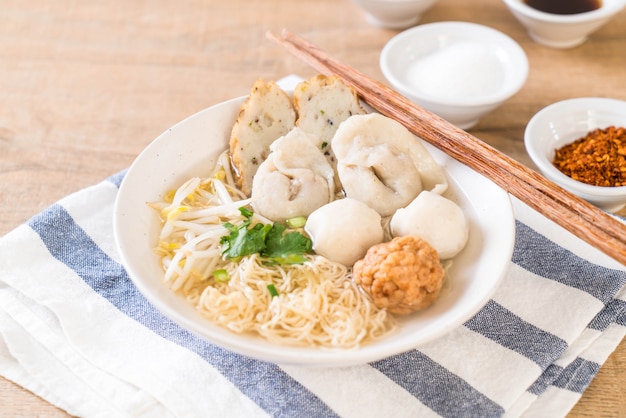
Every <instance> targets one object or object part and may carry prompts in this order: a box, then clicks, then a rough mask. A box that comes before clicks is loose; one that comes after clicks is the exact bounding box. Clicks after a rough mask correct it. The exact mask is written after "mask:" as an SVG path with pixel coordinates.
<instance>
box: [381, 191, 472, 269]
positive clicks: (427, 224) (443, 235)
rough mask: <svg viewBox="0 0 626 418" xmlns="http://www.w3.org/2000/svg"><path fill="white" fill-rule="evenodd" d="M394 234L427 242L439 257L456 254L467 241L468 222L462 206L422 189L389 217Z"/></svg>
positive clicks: (449, 256) (446, 257)
mask: <svg viewBox="0 0 626 418" xmlns="http://www.w3.org/2000/svg"><path fill="white" fill-rule="evenodd" d="M390 227H391V233H392V235H393V236H394V237H401V236H407V235H415V236H418V237H420V238H422V239H423V240H425V241H426V242H428V243H429V244H430V245H431V246H432V247H433V248H435V250H437V253H438V254H439V257H440V258H441V259H448V258H452V257H454V256H456V255H457V254H458V253H459V252H461V250H462V249H463V248H464V247H465V244H467V239H468V235H469V225H468V222H467V220H466V218H465V214H464V213H463V211H462V210H461V208H460V207H459V206H458V205H457V204H456V203H454V202H453V201H451V200H450V199H446V198H445V197H443V196H441V195H439V194H437V193H433V192H430V191H426V190H425V191H423V192H421V193H420V194H419V195H418V196H417V197H416V198H415V199H414V200H413V201H412V202H411V203H410V204H409V205H408V206H407V207H406V208H403V209H398V210H397V211H396V213H395V214H394V215H393V217H392V218H391V223H390Z"/></svg>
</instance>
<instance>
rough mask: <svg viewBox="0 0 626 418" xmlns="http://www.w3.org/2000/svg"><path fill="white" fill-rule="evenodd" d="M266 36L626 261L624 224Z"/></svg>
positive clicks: (359, 79)
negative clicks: (332, 75) (333, 75)
mask: <svg viewBox="0 0 626 418" xmlns="http://www.w3.org/2000/svg"><path fill="white" fill-rule="evenodd" d="M267 37H268V38H270V39H271V40H273V41H275V42H277V43H278V44H279V45H281V46H283V47H284V48H285V49H287V51H289V52H290V53H291V54H293V55H294V56H296V57H298V58H300V59H301V60H303V61H304V62H306V63H307V64H309V65H310V66H311V67H313V68H314V69H315V70H317V71H319V72H321V73H323V74H327V75H331V74H335V75H337V76H339V77H340V78H342V79H343V81H344V82H346V83H347V84H348V85H351V86H352V87H353V88H354V89H355V90H356V91H357V93H358V94H359V95H360V96H361V98H362V99H363V100H364V101H365V102H366V103H367V104H369V105H370V106H371V107H372V108H374V109H376V110H377V111H378V112H380V113H381V114H383V115H385V116H388V117H390V118H393V119H395V120H397V121H398V122H400V123H401V124H403V125H404V126H405V127H406V128H407V129H409V130H410V131H411V132H413V134H415V135H417V136H418V137H420V138H422V139H423V140H425V141H427V142H429V143H430V144H432V145H433V146H435V147H437V148H439V149H441V150H442V151H443V152H445V153H447V154H448V155H450V156H451V157H453V158H455V159H456V160H458V161H460V162H461V163H463V164H465V165H467V166H468V167H470V168H472V169H474V170H475V171H477V172H479V173H480V174H482V175H484V176H485V177H487V178H489V179H490V180H491V181H493V182H494V183H496V184H497V185H498V186H500V187H501V188H503V189H504V190H506V191H507V192H508V193H510V194H511V195H513V196H515V197H517V198H518V199H519V200H521V201H522V202H524V203H526V204H527V205H528V206H530V207H531V208H533V209H535V210H536V211H538V212H539V213H542V214H543V215H544V216H546V217H547V218H548V219H550V220H552V221H554V222H555V223H557V224H558V225H560V226H561V227H563V228H564V229H566V230H567V231H569V232H571V233H572V234H574V235H576V236H577V237H579V238H580V239H582V240H583V241H585V242H587V243H588V244H590V245H592V246H594V247H595V248H597V249H599V250H600V251H602V252H603V253H605V254H606V255H608V256H610V257H612V258H614V259H615V260H616V261H619V262H620V263H622V264H624V265H626V225H625V224H623V223H622V222H620V221H619V220H617V219H615V218H614V217H612V216H611V215H609V214H607V213H606V212H604V211H602V210H600V209H598V208H596V207H595V206H593V205H591V204H590V203H588V202H586V201H584V200H583V199H581V198H579V197H578V196H576V195H574V194H572V193H570V192H568V191H567V190H565V189H563V188H562V187H560V186H558V185H556V184H554V183H553V182H551V181H549V180H547V179H546V178H544V177H543V176H541V175H540V174H538V173H537V172H535V171H533V170H531V169H530V168H528V167H526V166H524V165H522V164H520V163H519V162H517V161H515V160H514V159H512V158H510V157H508V156H507V155H504V154H502V153H501V152H499V151H498V150H496V149H495V148H493V147H491V146H489V145H488V144H486V143H485V142H483V141H481V140H479V139H478V138H476V137H474V136H472V135H470V134H469V133H467V132H465V131H463V130H461V129H459V128H457V127H456V126H454V125H453V124H451V123H450V122H447V121H445V120H444V119H442V118H440V117H438V116H437V115H435V114H433V113H430V112H429V111H427V110H425V109H423V108H421V107H420V106H418V105H416V104H414V103H413V102H411V101H409V100H408V99H407V98H405V97H404V96H402V95H400V94H399V93H397V92H396V91H394V90H392V89H390V88H389V87H387V86H385V85H384V84H381V83H379V82H377V81H375V80H373V79H371V78H369V77H367V76H366V75H364V74H362V73H360V72H359V71H357V70H355V69H353V68H351V67H350V66H348V65H345V64H343V63H341V62H339V61H337V60H336V59H334V58H333V57H331V56H330V55H328V54H327V53H325V52H324V51H322V50H321V49H319V48H317V47H316V46H315V45H313V44H311V43H309V42H308V41H306V40H304V39H303V38H301V37H300V36H298V35H296V34H294V33H292V32H289V31H288V30H283V31H282V32H281V33H280V35H276V34H273V33H271V32H268V33H267Z"/></svg>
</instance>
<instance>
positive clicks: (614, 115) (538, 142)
mask: <svg viewBox="0 0 626 418" xmlns="http://www.w3.org/2000/svg"><path fill="white" fill-rule="evenodd" d="M609 126H616V127H620V126H623V127H626V101H622V100H615V99H608V98H598V97H584V98H576V99H568V100H563V101H560V102H556V103H554V104H551V105H549V106H547V107H545V108H543V109H541V110H540V111H539V112H537V113H536V114H535V115H534V116H533V117H532V118H531V119H530V121H529V122H528V125H527V126H526V130H525V133H524V144H525V146H526V151H527V152H528V155H529V156H530V158H531V159H532V161H533V162H534V163H535V165H536V166H537V168H538V169H539V171H541V172H542V173H543V175H544V176H545V177H546V178H547V179H549V180H552V181H553V182H554V183H556V184H558V185H559V186H561V187H563V188H564V189H566V190H569V191H570V192H572V193H574V194H575V195H577V196H579V197H581V198H583V199H585V200H587V201H588V202H589V203H591V204H593V205H596V206H598V207H599V208H601V209H604V210H606V211H609V212H614V211H617V210H619V209H620V208H622V207H623V206H624V205H625V204H626V186H621V187H600V186H594V185H591V184H586V183H583V182H580V181H576V180H574V179H572V178H571V177H569V176H567V175H565V174H563V173H562V172H561V171H560V170H559V169H558V168H556V167H555V166H554V165H553V164H552V160H553V158H554V152H555V150H556V149H558V148H561V147H563V146H564V145H566V144H569V143H571V142H573V141H575V140H577V139H579V138H582V137H584V136H585V135H586V134H587V133H588V132H590V131H592V130H594V129H597V128H601V129H603V128H607V127H609Z"/></svg>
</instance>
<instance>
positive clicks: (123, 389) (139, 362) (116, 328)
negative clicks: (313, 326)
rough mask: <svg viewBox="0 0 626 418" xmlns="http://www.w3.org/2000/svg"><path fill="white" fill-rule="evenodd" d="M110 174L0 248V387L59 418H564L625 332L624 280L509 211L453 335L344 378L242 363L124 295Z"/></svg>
mask: <svg viewBox="0 0 626 418" xmlns="http://www.w3.org/2000/svg"><path fill="white" fill-rule="evenodd" d="M123 175H124V173H123V172H122V173H119V174H117V175H114V176H112V177H111V178H109V179H107V180H105V181H102V182H101V183H99V184H96V185H94V186H92V187H89V188H87V189H84V190H80V191H78V192H76V193H75V194H72V195H70V196H68V197H66V198H64V199H62V200H61V201H59V202H58V203H57V204H55V205H53V206H52V207H50V208H48V209H47V210H45V211H44V212H42V213H40V214H38V215H37V216H35V217H34V218H33V219H31V220H30V221H29V222H27V223H26V224H24V225H22V226H20V227H18V228H17V229H15V230H14V231H12V232H10V233H9V234H7V235H6V236H4V237H3V238H1V239H0V375H2V376H4V377H5V378H7V379H9V380H12V381H14V382H16V383H17V384H19V385H21V386H23V387H25V388H27V389H29V390H31V391H32V392H34V393H36V394H37V395H39V396H41V397H42V398H44V399H46V400H47V401H49V402H51V403H53V404H55V405H57V406H59V407H60V408H62V409H64V410H66V411H67V412H68V413H69V414H72V415H76V416H81V417H142V416H145V417H170V416H171V417H213V416H215V417H252V416H255V417H256V416H272V417H333V416H341V417H358V418H363V417H383V416H390V417H416V416H446V417H459V416H467V417H470V416H477V417H495V416H511V417H517V416H528V417H536V416H551V417H555V416H564V415H566V414H567V412H568V411H569V410H570V409H571V407H572V406H573V405H574V404H575V403H576V401H577V400H578V399H579V398H580V396H581V394H582V393H583V392H584V390H585V389H586V388H587V386H588V384H589V383H590V381H591V380H592V379H593V377H594V376H595V375H596V373H597V371H598V369H599V368H600V367H601V365H602V364H603V363H604V361H605V360H606V358H607V357H608V356H609V354H610V353H611V352H612V351H613V350H614V349H615V347H616V346H617V345H618V344H619V343H620V341H621V340H622V338H623V337H624V334H625V332H626V327H625V325H626V313H625V310H626V293H625V292H624V291H623V290H622V288H623V287H624V284H626V268H625V267H624V266H622V265H620V264H619V263H617V262H615V261H613V260H612V259H610V258H608V257H606V256H605V255H603V254H602V253H600V252H598V251H597V250H595V249H593V248H591V247H590V246H588V245H587V244H585V243H584V242H582V241H581V240H579V239H577V238H575V237H573V236H572V235H571V234H569V233H568V232H566V231H565V230H563V229H562V228H560V227H559V226H557V225H555V224H554V223H552V222H550V221H548V220H547V219H546V218H544V217H543V216H542V215H540V214H538V213H536V212H535V211H533V210H531V209H530V208H529V207H528V206H526V205H525V204H523V203H521V202H519V201H517V200H516V199H513V205H514V211H515V216H516V219H517V226H516V233H517V238H516V243H515V250H514V254H513V257H512V260H511V263H510V269H509V271H508V274H507V276H506V278H505V280H504V282H503V284H502V285H501V286H500V288H499V289H498V290H497V292H496V294H495V295H494V297H493V299H492V300H490V301H489V303H488V304H487V305H486V306H485V307H484V308H483V309H482V310H481V311H480V312H479V313H478V314H477V315H476V316H475V317H473V318H472V319H470V320H469V321H467V322H466V323H465V324H464V325H463V326H460V327H459V328H458V329H456V330H454V331H452V332H451V333H449V334H447V335H445V336H443V337H441V338H439V339H437V340H435V341H433V342H431V343H429V344H426V345H424V346H421V347H419V349H415V350H413V351H410V352H407V353H404V354H401V355H397V356H394V357H390V358H387V359H384V360H381V361H377V362H375V363H371V364H364V365H361V366H355V367H348V368H299V367H291V366H290V367H281V366H278V365H274V364H268V363H264V362H260V361H256V360H251V359H248V358H245V357H242V356H240V355H237V354H234V353H232V352H229V351H226V350H224V349H221V348H219V347H217V346H214V345H212V344H210V343H209V342H207V341H204V340H202V339H200V338H199V337H197V336H195V335H193V334H191V333H189V332H187V331H185V330H184V329H182V328H180V327H179V326H177V325H176V324H174V323H173V322H171V321H170V320H168V319H166V318H165V317H164V316H163V315H162V314H161V313H159V312H158V311H157V310H156V309H155V308H154V307H152V306H151V305H150V304H149V303H148V302H147V301H146V299H144V298H143V296H142V295H141V294H140V293H139V292H138V291H137V289H136V288H135V287H134V286H133V284H132V283H131V282H130V280H129V278H128V276H127V274H126V273H125V271H124V268H123V267H122V265H121V264H120V260H119V256H118V254H117V252H116V248H115V244H114V239H113V227H112V216H113V203H114V200H115V196H116V193H117V190H118V187H119V184H120V183H121V181H122V178H123ZM0 409H1V407H0Z"/></svg>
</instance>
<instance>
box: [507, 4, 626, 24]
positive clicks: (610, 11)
mask: <svg viewBox="0 0 626 418" xmlns="http://www.w3.org/2000/svg"><path fill="white" fill-rule="evenodd" d="M502 1H503V2H504V3H505V4H506V5H507V6H508V7H509V8H510V9H512V10H515V11H516V12H518V13H520V14H522V15H524V16H526V17H528V18H532V19H535V20H537V21H542V22H546V23H566V24H569V23H585V22H589V21H593V20H598V19H603V18H607V17H610V16H612V15H614V14H615V13H617V12H619V11H620V10H621V9H623V8H624V6H626V0H612V1H610V2H608V3H607V2H606V1H605V0H603V1H602V5H601V6H600V8H598V9H595V10H591V11H588V12H584V13H575V14H568V15H565V14H555V13H547V12H543V11H541V10H537V9H535V8H533V7H530V6H529V5H527V4H526V3H524V1H523V0H502Z"/></svg>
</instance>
